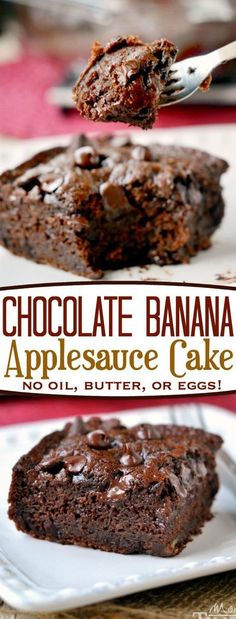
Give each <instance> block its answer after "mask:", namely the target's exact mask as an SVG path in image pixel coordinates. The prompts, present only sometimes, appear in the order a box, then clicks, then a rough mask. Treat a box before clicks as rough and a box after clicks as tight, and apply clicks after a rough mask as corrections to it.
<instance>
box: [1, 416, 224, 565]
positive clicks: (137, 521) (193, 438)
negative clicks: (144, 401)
mask: <svg viewBox="0 0 236 619" xmlns="http://www.w3.org/2000/svg"><path fill="white" fill-rule="evenodd" d="M221 444H222V440H221V438H220V437H219V436H217V435H215V434H210V433H208V432H205V431H203V430H201V429H194V428H190V427H185V426H174V425H151V424H148V423H143V424H139V425H136V426H133V427H131V428H127V427H126V426H124V425H121V423H120V422H119V420H118V419H107V420H106V419H103V420H102V419H100V418H99V417H93V418H90V419H89V420H88V421H87V422H84V421H83V420H82V419H81V418H77V419H76V420H75V421H74V423H67V424H66V426H65V427H64V429H63V430H61V431H57V432H53V433H52V434H49V435H48V436H46V437H45V438H43V439H42V440H41V441H40V443H39V444H38V445H36V446H35V447H34V448H33V449H32V450H31V451H30V452H29V453H28V454H27V455H24V456H22V458H20V460H19V461H18V462H17V464H16V465H15V467H14V469H13V477H12V482H11V488H10V493H9V502H10V507H9V516H10V518H11V519H12V520H14V522H15V524H16V526H17V528H18V529H19V530H21V531H24V532H25V533H29V534H30V535H32V536H34V537H37V538H39V539H47V540H51V541H54V542H59V543H62V544H77V545H80V546H86V547H92V548H99V549H101V550H106V551H112V552H119V553H124V554H129V553H147V554H152V555H156V556H163V557H171V556H174V555H176V554H178V553H179V552H180V551H181V550H182V549H183V548H184V547H185V545H186V543H187V542H188V541H189V540H191V537H192V535H193V534H197V533H199V532H200V531H201V528H202V526H203V524H204V523H205V522H206V521H207V520H209V519H210V518H211V512H210V508H211V505H212V502H213V499H214V496H215V494H216V492H217V490H218V485H219V482H218V476H217V473H216V468H215V456H216V452H217V450H218V449H219V448H220V446H221Z"/></svg>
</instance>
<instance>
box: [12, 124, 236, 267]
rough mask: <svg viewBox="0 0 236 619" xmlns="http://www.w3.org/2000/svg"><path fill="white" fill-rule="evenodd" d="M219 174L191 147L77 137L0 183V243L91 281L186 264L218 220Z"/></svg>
mask: <svg viewBox="0 0 236 619" xmlns="http://www.w3.org/2000/svg"><path fill="white" fill-rule="evenodd" d="M227 167H228V166H227V163H226V162H225V161H223V160H222V159H219V158H217V157H215V156H212V155H210V154H208V153H206V152H203V151H200V150H195V149H192V148H184V147H178V146H164V145H163V144H152V145H150V146H143V145H141V144H140V145H137V144H134V143H132V140H131V139H130V138H129V137H126V136H113V137H112V136H108V137H102V136H101V137H97V138H94V139H90V138H87V137H85V136H79V137H77V138H75V139H74V140H73V141H72V143H71V144H70V145H69V146H68V147H57V148H51V149H49V150H46V151H44V152H41V153H38V154H37V155H35V156H34V157H32V158H31V159H30V160H29V161H27V162H25V163H23V164H21V165H19V166H18V167H16V168H15V169H13V170H9V171H7V172H5V173H3V174H2V175H1V176H0V243H1V244H2V245H3V246H4V247H5V248H7V249H8V250H10V251H11V252H13V253H14V254H17V255H19V256H24V257H26V258H30V259H31V260H34V261H35V262H40V263H47V264H50V265H54V266H56V267H58V268H61V269H64V270H65V271H71V272H73V273H76V274H77V275H81V276H86V277H90V278H94V279H96V278H100V277H102V275H103V274H104V271H105V270H107V269H117V268H122V267H127V266H131V265H143V264H147V263H155V264H157V265H161V266H162V265H168V264H174V263H183V262H188V261H189V259H190V258H191V257H192V256H194V255H195V254H196V253H197V252H198V251H199V250H200V249H206V248H208V247H209V245H210V239H211V236H212V234H213V232H214V231H215V230H216V228H217V227H218V226H219V224H220V222H221V220H222V217H223V213H224V200H223V197H222V191H221V185H220V178H221V175H222V174H223V173H224V172H225V171H226V169H227Z"/></svg>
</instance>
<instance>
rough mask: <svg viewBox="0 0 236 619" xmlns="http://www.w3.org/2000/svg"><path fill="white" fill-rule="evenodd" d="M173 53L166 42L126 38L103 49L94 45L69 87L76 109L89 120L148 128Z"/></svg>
mask: <svg viewBox="0 0 236 619" xmlns="http://www.w3.org/2000/svg"><path fill="white" fill-rule="evenodd" d="M176 54H177V48H176V46H175V45H174V43H171V42H170V41H168V40H167V39H160V40H159V41H153V43H144V42H143V41H142V40H141V39H139V38H138V37H135V36H131V35H130V36H127V37H123V36H119V37H117V39H115V40H114V41H110V42H109V43H108V44H107V45H105V46H104V47H103V46H102V45H101V44H100V43H99V42H95V43H94V45H93V47H92V51H91V56H90V59H89V62H88V66H87V67H86V69H85V70H84V71H83V73H82V75H81V76H80V78H79V79H78V81H77V83H76V84H75V86H74V88H73V99H74V101H75V104H76V107H77V110H78V111H79V112H80V113H81V115H82V116H85V117H87V118H90V119H91V120H93V121H106V122H109V121H120V122H124V123H128V124H130V125H138V126H139V127H141V128H142V129H148V128H150V127H152V125H153V123H154V122H155V119H156V116H157V112H158V107H159V99H160V95H161V93H162V91H163V90H164V88H165V85H166V81H167V79H168V75H169V70H170V68H171V65H172V63H173V62H174V60H175V58H176Z"/></svg>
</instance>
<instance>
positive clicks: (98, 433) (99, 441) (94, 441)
mask: <svg viewBox="0 0 236 619" xmlns="http://www.w3.org/2000/svg"><path fill="white" fill-rule="evenodd" d="M87 443H88V445H89V447H93V449H107V448H108V447H109V446H110V438H109V436H108V435H107V434H106V433H105V432H104V431H103V430H94V431H93V432H89V434H88V435H87Z"/></svg>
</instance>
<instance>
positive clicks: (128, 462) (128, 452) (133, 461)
mask: <svg viewBox="0 0 236 619" xmlns="http://www.w3.org/2000/svg"><path fill="white" fill-rule="evenodd" d="M142 462H143V458H142V456H140V455H139V454H138V453H137V452H136V451H135V450H134V448H133V447H132V445H130V444H126V445H125V452H124V453H123V455H122V456H121V458H120V463H121V464H123V466H137V465H138V464H141V463H142Z"/></svg>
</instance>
